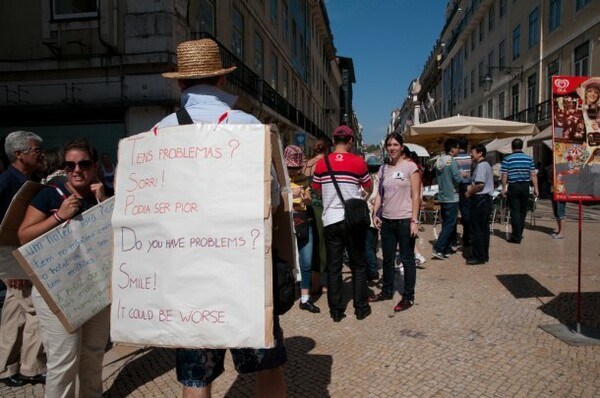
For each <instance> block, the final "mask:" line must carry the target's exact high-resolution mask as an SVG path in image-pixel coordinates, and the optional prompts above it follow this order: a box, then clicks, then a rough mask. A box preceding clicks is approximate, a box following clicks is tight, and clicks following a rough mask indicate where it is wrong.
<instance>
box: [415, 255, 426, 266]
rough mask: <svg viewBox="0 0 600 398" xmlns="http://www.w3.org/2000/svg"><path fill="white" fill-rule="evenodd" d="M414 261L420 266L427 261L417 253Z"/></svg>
mask: <svg viewBox="0 0 600 398" xmlns="http://www.w3.org/2000/svg"><path fill="white" fill-rule="evenodd" d="M415 260H416V262H417V265H421V264H423V263H424V262H425V261H427V260H425V257H423V255H422V254H421V253H417V254H415Z"/></svg>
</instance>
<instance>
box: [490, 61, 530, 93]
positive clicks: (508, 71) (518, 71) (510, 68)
mask: <svg viewBox="0 0 600 398" xmlns="http://www.w3.org/2000/svg"><path fill="white" fill-rule="evenodd" d="M492 69H501V70H503V71H504V73H506V74H507V75H510V74H511V73H513V72H514V75H513V78H515V77H519V78H521V74H522V73H523V67H522V66H489V67H488V73H487V74H485V75H483V76H482V77H481V85H482V86H483V91H485V92H486V93H487V92H488V91H490V89H491V88H492V84H493V83H494V79H493V78H492Z"/></svg>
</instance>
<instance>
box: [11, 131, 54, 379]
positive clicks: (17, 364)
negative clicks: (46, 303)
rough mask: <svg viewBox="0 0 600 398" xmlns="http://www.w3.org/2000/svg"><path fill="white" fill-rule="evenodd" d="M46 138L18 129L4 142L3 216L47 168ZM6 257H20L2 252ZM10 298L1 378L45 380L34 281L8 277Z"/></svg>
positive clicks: (44, 357) (44, 359) (44, 363)
mask: <svg viewBox="0 0 600 398" xmlns="http://www.w3.org/2000/svg"><path fill="white" fill-rule="evenodd" d="M41 144H42V139H41V138H40V137H39V136H38V135H37V134H34V133H32V132H29V131H14V132H12V133H10V134H9V135H8V136H7V137H6V141H5V144H4V147H5V150H6V155H7V156H8V159H9V160H10V166H8V169H6V171H5V172H3V173H2V174H0V219H3V218H4V216H5V215H6V211H7V210H8V207H9V206H10V203H11V200H12V198H13V196H15V194H16V193H17V192H18V191H19V189H20V188H21V186H22V185H23V184H25V182H27V180H29V179H31V176H32V175H33V174H34V173H35V172H38V171H43V170H44V168H45V163H44V150H43V149H42V146H41ZM1 260H2V261H16V260H15V259H14V258H12V257H6V256H4V255H2V258H1ZM4 283H5V284H6V287H7V290H6V298H5V299H4V306H3V307H2V324H0V381H2V382H3V383H4V384H6V385H8V386H11V387H19V386H22V385H24V384H27V383H43V382H44V381H45V379H44V376H43V374H44V373H45V372H46V356H45V354H44V347H43V346H42V339H41V333H40V324H39V321H38V318H37V314H36V312H35V308H34V307H33V302H32V301H31V281H29V280H26V279H6V280H4Z"/></svg>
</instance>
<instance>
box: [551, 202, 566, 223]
mask: <svg viewBox="0 0 600 398" xmlns="http://www.w3.org/2000/svg"><path fill="white" fill-rule="evenodd" d="M566 207H567V203H566V202H557V201H556V200H554V199H552V212H553V213H554V217H555V218H556V219H557V220H562V219H564V218H565V213H566V211H565V210H566Z"/></svg>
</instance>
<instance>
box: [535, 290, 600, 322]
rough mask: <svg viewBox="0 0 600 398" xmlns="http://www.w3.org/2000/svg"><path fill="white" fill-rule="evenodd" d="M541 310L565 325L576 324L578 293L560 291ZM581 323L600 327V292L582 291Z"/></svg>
mask: <svg viewBox="0 0 600 398" xmlns="http://www.w3.org/2000/svg"><path fill="white" fill-rule="evenodd" d="M540 310H542V311H543V312H544V313H545V314H548V315H550V316H551V317H553V318H555V319H556V320H557V321H558V322H560V323H562V324H563V325H575V324H576V323H577V293H560V294H559V295H558V296H556V297H555V298H554V299H552V300H551V301H549V302H548V303H546V304H544V305H542V306H541V307H540ZM581 324H583V325H588V326H591V327H594V328H596V329H600V292H586V293H581Z"/></svg>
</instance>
